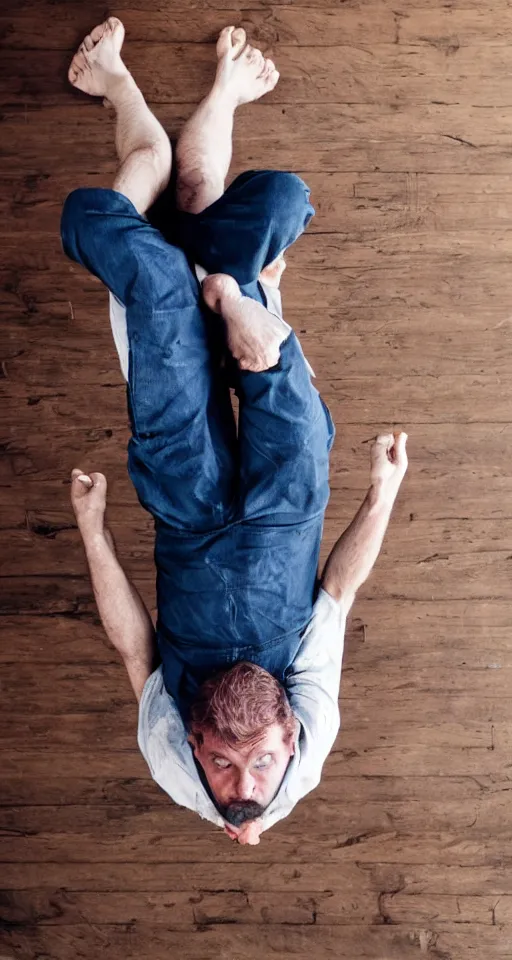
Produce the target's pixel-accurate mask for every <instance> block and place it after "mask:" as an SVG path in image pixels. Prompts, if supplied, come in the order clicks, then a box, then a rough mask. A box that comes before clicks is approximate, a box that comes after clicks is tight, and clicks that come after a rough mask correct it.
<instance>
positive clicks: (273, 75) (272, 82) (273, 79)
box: [267, 70, 279, 90]
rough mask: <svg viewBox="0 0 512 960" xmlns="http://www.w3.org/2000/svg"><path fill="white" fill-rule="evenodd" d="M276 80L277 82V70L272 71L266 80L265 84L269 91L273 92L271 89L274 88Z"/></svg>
mask: <svg viewBox="0 0 512 960" xmlns="http://www.w3.org/2000/svg"><path fill="white" fill-rule="evenodd" d="M278 80H279V70H272V73H271V74H270V76H269V78H268V80H267V84H268V87H269V90H273V89H274V87H275V86H276V84H277V81H278Z"/></svg>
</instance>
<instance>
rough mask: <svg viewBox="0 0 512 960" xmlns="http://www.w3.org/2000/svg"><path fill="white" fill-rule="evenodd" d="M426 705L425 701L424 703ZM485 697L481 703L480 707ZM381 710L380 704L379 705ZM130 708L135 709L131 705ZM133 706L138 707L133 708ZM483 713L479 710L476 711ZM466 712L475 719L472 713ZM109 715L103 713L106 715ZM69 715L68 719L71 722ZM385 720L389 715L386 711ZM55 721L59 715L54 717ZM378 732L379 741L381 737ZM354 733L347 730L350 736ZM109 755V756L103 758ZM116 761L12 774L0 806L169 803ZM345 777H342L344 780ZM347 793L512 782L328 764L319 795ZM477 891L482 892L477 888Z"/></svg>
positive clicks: (484, 789) (404, 794)
mask: <svg viewBox="0 0 512 960" xmlns="http://www.w3.org/2000/svg"><path fill="white" fill-rule="evenodd" d="M420 703H421V701H420ZM481 705H482V701H481V700H479V701H478V704H477V707H478V708H479V709H481ZM377 708H378V704H377V702H375V709H377ZM126 710H127V711H129V710H130V708H128V707H127V708H126ZM132 710H133V708H132ZM476 712H477V713H478V709H477V711H476ZM352 713H353V709H352V704H351V703H348V704H347V709H345V708H343V730H344V731H345V730H346V729H347V723H346V722H345V718H347V717H349V718H350V717H351V716H352ZM118 716H119V725H121V724H122V723H124V722H127V721H125V720H124V719H123V711H122V710H119V711H118ZM466 716H467V717H468V718H469V719H471V716H472V715H471V712H470V711H469V709H468V710H467V713H466ZM103 717H104V714H103ZM67 720H68V718H67V717H66V723H67ZM386 720H389V717H388V716H387V715H386ZM54 725H55V718H54ZM377 736H378V730H377V731H376V735H375V738H374V739H377ZM349 738H350V732H348V739H349ZM103 759H104V758H103ZM117 769H118V768H117V759H114V761H113V764H112V776H111V777H108V776H106V775H103V776H99V775H98V776H95V777H94V778H93V777H91V778H87V777H84V776H80V771H75V775H73V776H60V775H59V776H55V775H51V774H50V773H49V772H48V771H47V772H46V774H41V775H40V776H38V777H32V776H31V775H30V774H29V773H27V772H25V775H24V776H23V775H20V776H14V775H13V776H12V777H10V778H9V781H7V782H4V783H3V784H2V793H1V796H0V805H1V806H5V807H9V806H16V807H20V806H29V807H31V806H34V805H36V806H39V805H49V804H52V805H53V806H55V807H60V806H66V805H67V804H73V805H75V806H77V805H78V806H81V805H86V806H88V805H90V804H110V803H114V804H116V805H120V804H132V805H136V806H147V805H148V804H150V805H151V806H152V807H158V806H159V807H163V806H166V805H167V804H168V803H169V798H168V796H167V794H165V793H164V792H163V791H162V790H158V789H157V788H156V787H155V785H154V784H153V782H152V781H151V780H150V779H148V778H146V779H144V778H143V777H140V778H137V777H131V778H129V777H128V778H127V777H121V776H117V775H116V774H117ZM341 777H343V779H340V778H341ZM340 790H341V791H342V794H343V801H344V802H347V803H359V804H363V803H367V802H370V801H376V802H388V801H390V800H397V799H402V800H408V801H410V802H414V801H415V800H418V799H420V800H425V798H426V797H433V798H435V799H436V800H438V801H441V800H444V799H446V800H456V799H459V798H463V799H464V800H468V799H470V798H480V797H482V796H484V795H486V794H488V793H499V792H507V791H509V790H510V781H509V780H508V779H507V778H506V775H503V778H500V776H499V775H496V774H492V775H487V776H478V777H472V776H458V777H457V776H450V775H447V774H443V775H442V776H432V777H429V776H385V775H384V776H371V775H370V776H365V777H359V776H350V775H348V776H345V775H344V774H343V772H339V773H336V775H334V773H333V772H332V771H331V770H330V769H329V768H327V770H326V772H325V776H324V777H323V779H322V782H321V784H320V786H319V787H318V788H317V793H316V796H318V797H319V799H321V800H328V801H329V802H331V803H332V802H335V801H336V798H337V797H338V795H339V791H340ZM477 892H478V891H477Z"/></svg>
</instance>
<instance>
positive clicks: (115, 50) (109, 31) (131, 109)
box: [68, 17, 171, 214]
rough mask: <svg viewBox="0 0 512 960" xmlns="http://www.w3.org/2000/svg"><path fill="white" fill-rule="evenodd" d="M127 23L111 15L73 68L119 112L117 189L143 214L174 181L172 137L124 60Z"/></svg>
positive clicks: (84, 86) (88, 89) (76, 80)
mask: <svg viewBox="0 0 512 960" xmlns="http://www.w3.org/2000/svg"><path fill="white" fill-rule="evenodd" d="M123 40H124V27H123V25H122V23H121V21H120V20H118V19H117V18H116V17H109V19H108V20H106V21H105V22H104V23H102V24H100V25H99V26H97V27H95V28H94V30H93V31H92V33H90V34H89V35H88V36H87V37H86V38H85V40H84V42H83V43H82V45H81V46H80V48H79V50H78V52H77V53H76V55H75V56H74V58H73V61H72V63H71V66H70V68H69V74H68V76H69V80H70V82H71V83H72V84H73V86H75V87H78V89H79V90H83V91H84V92H85V93H90V94H92V95H93V96H100V97H105V98H106V99H107V100H108V102H109V103H111V104H112V106H113V107H114V109H115V111H116V148H117V154H118V157H119V170H118V172H117V175H116V178H115V180H114V189H115V190H117V191H119V193H123V194H124V196H125V197H128V199H129V200H131V202H132V203H133V205H134V207H135V209H136V210H137V211H138V212H139V213H141V214H144V213H145V212H146V210H148V208H149V207H150V206H151V204H152V203H153V202H154V200H155V199H156V197H157V196H158V194H159V193H161V191H162V190H163V189H164V188H165V187H166V185H167V183H168V182H169V177H170V173H171V147H170V143H169V139H168V137H167V135H166V133H165V131H164V130H163V128H162V127H161V125H160V123H159V122H158V120H157V119H156V117H155V116H153V114H152V113H151V111H150V109H149V107H148V106H147V104H146V102H145V100H144V97H143V96H142V93H141V91H140V90H139V88H138V87H137V84H136V83H135V80H134V79H133V77H132V75H131V74H130V73H129V71H128V70H127V68H126V66H125V64H124V63H123V61H122V59H121V47H122V44H123Z"/></svg>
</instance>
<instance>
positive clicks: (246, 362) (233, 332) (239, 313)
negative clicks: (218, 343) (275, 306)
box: [203, 273, 288, 373]
mask: <svg viewBox="0 0 512 960" xmlns="http://www.w3.org/2000/svg"><path fill="white" fill-rule="evenodd" d="M203 297H204V299H205V302H206V304H207V306H208V307H209V308H210V310H213V311H214V313H219V314H221V316H222V317H223V319H224V322H225V324H226V336H227V342H228V347H229V350H230V352H231V353H232V355H233V357H234V358H235V360H237V361H238V364H239V366H240V369H241V370H250V371H252V372H253V373H262V372H263V371H264V370H268V369H269V367H275V365H276V363H278V361H279V356H280V350H279V347H280V345H281V344H282V342H283V340H286V337H287V336H288V331H287V330H286V328H285V327H284V326H283V324H282V323H280V322H279V320H278V319H277V318H276V317H274V316H273V315H272V314H271V313H269V312H268V310H266V309H265V307H264V306H263V305H262V304H261V303H257V301H256V300H251V298H250V297H243V296H242V293H241V291H240V287H239V286H238V283H237V282H236V280H234V279H233V277H229V276H228V275H227V274H225V273H214V274H211V275H210V276H209V277H206V278H205V280H203Z"/></svg>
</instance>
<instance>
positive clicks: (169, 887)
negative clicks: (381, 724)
mask: <svg viewBox="0 0 512 960" xmlns="http://www.w3.org/2000/svg"><path fill="white" fill-rule="evenodd" d="M318 867H320V868H321V871H320V872H319V870H318ZM2 871H3V873H2V876H3V881H4V883H5V884H6V889H7V888H8V889H9V890H11V891H17V890H20V891H21V890H31V889H34V890H37V889H38V888H39V887H40V886H41V868H40V866H39V865H38V864H33V863H25V864H11V863H5V864H2ZM44 875H45V885H46V886H47V887H48V888H50V887H52V888H60V889H61V890H62V888H65V889H66V890H67V892H68V893H69V894H73V893H74V892H78V891H98V892H101V891H103V892H104V893H107V894H108V893H111V892H112V891H113V890H115V891H123V890H126V891H130V892H135V891H138V892H140V893H143V894H144V893H150V892H156V891H161V892H164V893H169V892H173V891H179V890H183V889H185V887H186V886H187V885H188V889H189V890H208V891H210V892H211V893H220V892H222V891H223V890H226V889H230V890H232V891H238V892H242V891H247V892H256V893H258V892H263V893H264V892H266V891H272V892H274V893H275V894H280V893H281V892H282V891H288V892H294V893H299V892H300V893H307V892H311V891H315V890H323V891H325V890H336V891H338V892H340V891H345V894H346V895H350V891H353V892H354V893H355V894H356V895H357V894H358V893H368V892H370V891H371V892H374V893H376V894H382V895H384V896H385V895H388V896H389V895H391V894H392V893H393V892H395V894H396V895H399V896H400V897H402V898H403V900H405V898H406V896H415V895H420V896H428V895H433V896H440V895H443V894H445V895H446V896H474V897H476V898H478V897H483V896H494V897H495V898H496V895H508V896H510V893H511V880H510V871H508V870H507V869H506V867H504V866H501V865H498V864H495V865H489V866H479V867H460V866H457V865H454V866H450V865H447V864H444V865H442V866H438V865H437V864H428V863H427V864H414V863H412V864H406V865H404V866H403V867H402V870H401V872H400V871H399V870H398V869H397V868H396V867H395V866H394V865H392V864H372V863H347V864H344V863H328V862H327V863H325V862H323V863H318V862H315V863H311V864H308V863H303V864H300V865H299V866H295V865H293V866H288V865H286V864H284V865H283V864H274V863H253V862H251V861H249V862H243V863H242V862H238V863H237V862H234V863H217V862H215V861H212V862H211V863H210V864H209V865H208V875H207V876H205V871H204V866H203V865H202V864H200V863H187V864H184V865H181V864H179V863H174V864H173V865H172V870H170V869H169V865H168V864H166V863H141V864H140V865H139V867H138V870H137V872H136V873H134V872H133V871H131V870H127V869H126V865H125V864H122V863H121V864H116V863H73V864H69V863H47V864H45V868H44ZM388 891H389V893H388ZM398 891H399V894H398ZM404 906H406V904H404Z"/></svg>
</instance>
